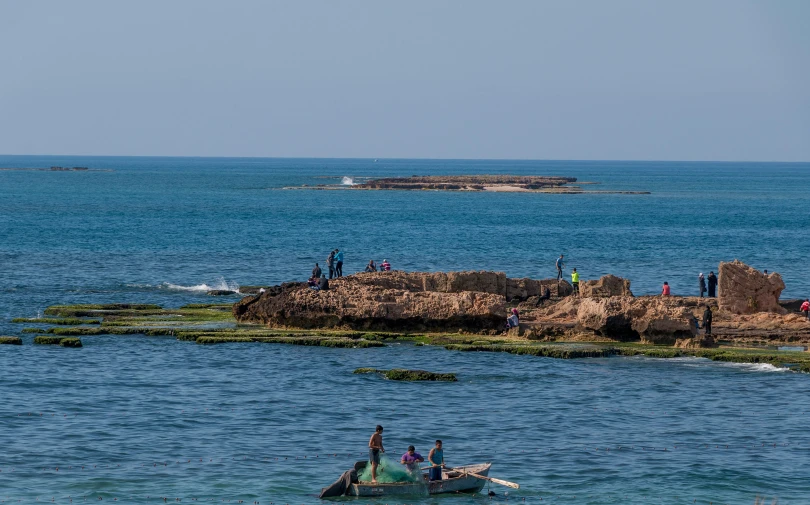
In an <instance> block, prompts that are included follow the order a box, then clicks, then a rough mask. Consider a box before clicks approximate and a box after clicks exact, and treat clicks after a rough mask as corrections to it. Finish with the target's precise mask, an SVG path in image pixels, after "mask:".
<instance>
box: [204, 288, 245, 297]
mask: <svg viewBox="0 0 810 505" xmlns="http://www.w3.org/2000/svg"><path fill="white" fill-rule="evenodd" d="M237 292H238V291H232V290H230V289H210V290H208V292H206V294H207V295H208V296H228V295H235V294H236V293H237Z"/></svg>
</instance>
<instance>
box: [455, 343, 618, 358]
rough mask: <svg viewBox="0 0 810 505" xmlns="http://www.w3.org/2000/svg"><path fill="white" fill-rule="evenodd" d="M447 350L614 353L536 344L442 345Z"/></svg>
mask: <svg viewBox="0 0 810 505" xmlns="http://www.w3.org/2000/svg"><path fill="white" fill-rule="evenodd" d="M444 348H445V349H447V350H449V351H464V352H507V353H509V354H518V355H528V356H538V357H542V358H556V359H578V358H605V357H608V356H612V355H613V354H614V352H613V349H610V348H604V347H582V348H574V347H563V346H549V345H543V346H537V345H523V344H512V345H503V344H495V345H476V344H448V345H445V346H444Z"/></svg>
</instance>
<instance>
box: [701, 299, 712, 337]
mask: <svg viewBox="0 0 810 505" xmlns="http://www.w3.org/2000/svg"><path fill="white" fill-rule="evenodd" d="M703 333H705V334H706V335H711V334H712V308H711V307H709V306H708V305H706V310H704V311H703Z"/></svg>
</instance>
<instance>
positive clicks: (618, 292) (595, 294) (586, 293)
mask: <svg viewBox="0 0 810 505" xmlns="http://www.w3.org/2000/svg"><path fill="white" fill-rule="evenodd" d="M579 296H581V297H583V298H607V297H610V296H633V292H632V291H630V281H629V280H627V279H622V278H621V277H616V276H615V275H610V274H608V275H604V276H602V277H601V278H599V279H598V280H591V281H580V283H579Z"/></svg>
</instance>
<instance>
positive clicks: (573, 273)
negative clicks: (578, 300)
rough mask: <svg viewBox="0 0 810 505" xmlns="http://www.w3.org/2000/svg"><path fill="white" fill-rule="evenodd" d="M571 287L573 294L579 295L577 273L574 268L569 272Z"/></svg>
mask: <svg viewBox="0 0 810 505" xmlns="http://www.w3.org/2000/svg"><path fill="white" fill-rule="evenodd" d="M571 285H572V286H574V294H575V295H578V294H579V272H577V269H576V268H575V269H573V270H572V271H571Z"/></svg>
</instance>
